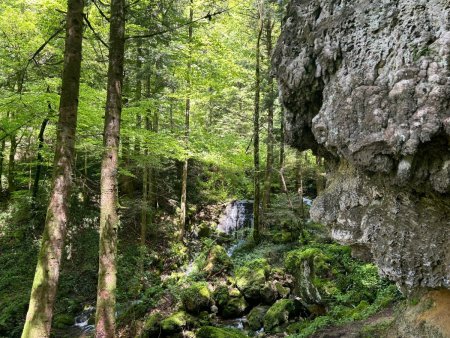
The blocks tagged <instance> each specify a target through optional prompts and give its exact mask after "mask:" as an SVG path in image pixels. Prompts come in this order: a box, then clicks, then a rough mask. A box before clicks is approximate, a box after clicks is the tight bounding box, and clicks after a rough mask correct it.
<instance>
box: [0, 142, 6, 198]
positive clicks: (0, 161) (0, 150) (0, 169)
mask: <svg viewBox="0 0 450 338" xmlns="http://www.w3.org/2000/svg"><path fill="white" fill-rule="evenodd" d="M5 146H6V142H5V139H3V140H2V142H1V146H0V193H1V192H2V191H3V181H2V176H3V161H4V158H5V155H4V151H5Z"/></svg>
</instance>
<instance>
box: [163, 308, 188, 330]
mask: <svg viewBox="0 0 450 338" xmlns="http://www.w3.org/2000/svg"><path fill="white" fill-rule="evenodd" d="M192 322H193V318H192V317H191V316H190V315H188V314H187V313H186V312H184V311H178V312H175V313H174V314H172V315H170V316H169V317H167V318H166V319H164V320H162V321H161V330H162V331H163V332H164V333H167V334H169V333H175V332H180V331H182V330H183V328H185V327H186V326H188V325H189V324H191V323H192Z"/></svg>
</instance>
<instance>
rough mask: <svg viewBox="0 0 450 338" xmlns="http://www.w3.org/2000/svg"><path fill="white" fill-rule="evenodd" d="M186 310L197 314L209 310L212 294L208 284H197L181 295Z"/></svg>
mask: <svg viewBox="0 0 450 338" xmlns="http://www.w3.org/2000/svg"><path fill="white" fill-rule="evenodd" d="M181 299H182V301H183V305H184V308H185V309H186V311H187V312H189V313H194V314H197V313H199V312H201V311H203V310H208V309H209V307H210V305H211V292H210V291H209V288H208V283H205V282H196V283H194V284H192V285H191V286H189V287H188V288H186V289H184V290H183V291H182V293H181Z"/></svg>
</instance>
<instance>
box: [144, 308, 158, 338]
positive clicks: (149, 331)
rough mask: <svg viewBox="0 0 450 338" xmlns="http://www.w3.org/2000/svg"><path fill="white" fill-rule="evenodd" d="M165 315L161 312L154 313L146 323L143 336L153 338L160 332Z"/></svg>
mask: <svg viewBox="0 0 450 338" xmlns="http://www.w3.org/2000/svg"><path fill="white" fill-rule="evenodd" d="M162 319H163V315H162V314H161V313H160V312H154V313H152V314H151V315H150V316H149V317H148V318H147V320H146V321H145V323H144V327H143V331H144V333H145V334H143V336H144V337H152V336H153V335H154V334H155V333H157V332H159V331H160V324H161V320H162Z"/></svg>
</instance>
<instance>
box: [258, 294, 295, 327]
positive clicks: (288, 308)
mask: <svg viewBox="0 0 450 338" xmlns="http://www.w3.org/2000/svg"><path fill="white" fill-rule="evenodd" d="M294 311H295V306H294V302H293V301H292V300H290V299H280V300H278V301H277V302H276V303H275V304H273V305H272V306H271V307H270V308H269V310H268V311H267V313H266V314H265V315H264V319H263V322H264V330H265V331H267V332H273V331H276V330H278V329H279V328H280V326H282V325H283V324H286V323H288V320H289V316H290V315H292V313H293V312H294Z"/></svg>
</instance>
